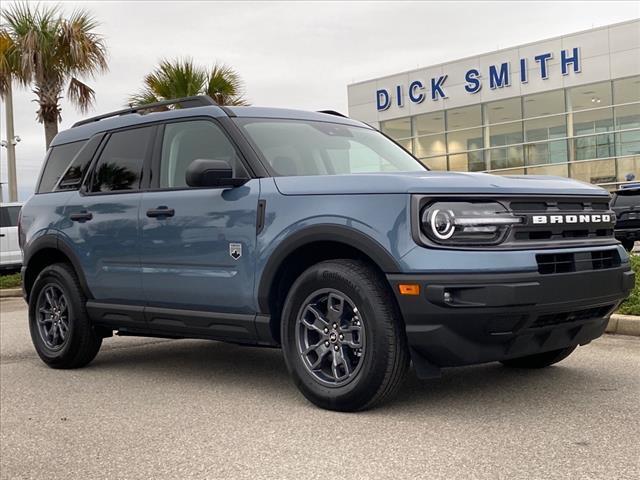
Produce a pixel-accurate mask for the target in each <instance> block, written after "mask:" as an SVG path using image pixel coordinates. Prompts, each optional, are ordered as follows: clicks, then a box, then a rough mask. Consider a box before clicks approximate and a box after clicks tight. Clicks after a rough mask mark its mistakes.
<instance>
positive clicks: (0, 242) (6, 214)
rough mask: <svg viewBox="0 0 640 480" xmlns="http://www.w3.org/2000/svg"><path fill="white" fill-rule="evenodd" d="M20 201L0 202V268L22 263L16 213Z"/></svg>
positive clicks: (14, 266) (20, 206) (17, 213)
mask: <svg viewBox="0 0 640 480" xmlns="http://www.w3.org/2000/svg"><path fill="white" fill-rule="evenodd" d="M21 208H22V204H21V203H0V269H5V268H17V267H19V266H20V265H22V251H21V250H20V245H19V243H18V215H19V214H20V209H21Z"/></svg>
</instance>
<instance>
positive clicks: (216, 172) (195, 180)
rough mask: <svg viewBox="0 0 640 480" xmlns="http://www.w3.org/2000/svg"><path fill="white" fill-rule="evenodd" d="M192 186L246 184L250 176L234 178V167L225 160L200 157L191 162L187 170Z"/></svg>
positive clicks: (237, 185)
mask: <svg viewBox="0 0 640 480" xmlns="http://www.w3.org/2000/svg"><path fill="white" fill-rule="evenodd" d="M185 180H186V182H187V185H189V186H190V187H219V188H225V187H226V188H232V187H239V186H240V185H244V184H245V183H247V182H248V181H249V179H248V178H233V169H232V168H231V166H230V165H229V164H228V163H227V162H226V161H224V160H210V159H206V158H198V159H196V160H194V161H193V162H191V164H189V166H188V167H187V171H186V172H185Z"/></svg>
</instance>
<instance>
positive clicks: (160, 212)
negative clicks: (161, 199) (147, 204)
mask: <svg viewBox="0 0 640 480" xmlns="http://www.w3.org/2000/svg"><path fill="white" fill-rule="evenodd" d="M175 214H176V211H175V210H174V209H173V208H169V207H166V206H164V205H161V206H159V207H158V208H151V209H149V210H147V217H149V218H164V217H173V216H174V215H175Z"/></svg>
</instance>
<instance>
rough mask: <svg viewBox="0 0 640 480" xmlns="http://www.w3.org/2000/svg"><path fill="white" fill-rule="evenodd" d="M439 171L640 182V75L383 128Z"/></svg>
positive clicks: (609, 182) (388, 123)
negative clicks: (633, 178) (634, 178)
mask: <svg viewBox="0 0 640 480" xmlns="http://www.w3.org/2000/svg"><path fill="white" fill-rule="evenodd" d="M380 129H381V130H382V131H383V132H384V133H386V134H387V135H389V136H390V137H391V138H393V139H394V140H396V141H397V142H398V143H400V144H401V145H402V146H404V147H405V148H407V149H408V150H410V151H412V152H413V154H414V155H415V156H416V157H418V158H419V159H420V160H421V161H422V162H423V163H425V164H426V165H428V166H429V167H430V168H432V169H434V170H456V171H469V172H492V173H496V174H505V175H508V174H532V175H560V176H569V177H572V178H575V179H578V180H582V181H584V182H588V183H594V184H599V185H602V186H604V187H607V188H610V189H615V188H616V185H617V184H619V183H621V182H624V181H625V180H626V176H627V175H628V174H630V173H633V174H635V175H636V178H639V177H640V76H635V77H629V78H623V79H619V80H614V81H607V82H600V83H595V84H591V85H581V86H578V87H572V88H566V89H562V90H553V91H548V92H542V93H536V94H533V95H526V96H522V97H515V98H510V99H506V100H499V101H494V102H489V103H483V104H477V105H471V106H468V107H462V108H452V109H449V110H444V111H437V112H433V113H428V114H423V115H416V116H414V117H405V118H400V119H394V120H389V121H386V122H380Z"/></svg>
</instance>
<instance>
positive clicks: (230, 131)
mask: <svg viewBox="0 0 640 480" xmlns="http://www.w3.org/2000/svg"><path fill="white" fill-rule="evenodd" d="M170 104H172V105H173V106H174V107H175V106H180V107H181V108H171V109H168V106H169V105H170ZM162 109H165V111H158V110H162ZM614 224H615V215H614V213H613V212H612V211H611V209H610V208H609V195H608V193H607V192H606V191H604V190H602V189H601V188H598V187H595V186H591V185H586V184H583V183H579V182H576V181H572V180H569V179H566V178H553V177H535V176H519V177H517V176H511V177H500V176H493V175H487V174H482V173H458V172H433V171H429V170H428V169H427V168H425V167H424V166H423V165H422V164H421V163H420V162H419V161H417V160H416V159H415V158H414V157H413V156H412V155H411V154H409V153H408V152H407V151H405V150H404V149H403V148H401V147H400V146H398V145H397V144H395V143H394V142H393V141H391V140H390V139H388V138H386V137H385V136H384V135H383V134H381V133H380V132H378V131H376V130H375V129H373V128H371V127H369V126H367V125H365V124H363V123H360V122H358V121H355V120H352V119H349V118H346V117H343V116H341V115H339V114H337V113H336V112H325V113H316V112H301V111H292V110H284V109H272V108H256V107H222V106H218V105H216V104H215V103H214V102H213V101H212V100H211V99H210V98H208V97H190V98H187V99H179V100H175V101H171V102H161V103H158V104H154V105H150V106H146V107H138V108H131V109H126V110H122V111H118V112H114V113H111V114H107V115H102V116H99V117H95V118H91V119H88V120H84V121H82V122H79V123H76V124H75V125H74V126H73V127H72V128H70V129H69V130H66V131H63V132H61V133H59V134H58V135H57V136H56V137H55V139H54V140H53V142H52V145H51V148H50V150H49V152H48V154H47V158H46V162H45V165H44V167H43V170H42V173H41V178H40V180H39V184H38V188H37V192H36V194H35V195H34V196H32V197H31V198H30V199H29V201H28V202H27V203H26V205H25V206H24V209H23V210H22V216H21V221H20V239H21V245H22V247H23V249H24V266H23V269H22V275H23V280H24V281H23V285H24V295H25V299H26V300H27V302H28V303H29V326H30V331H31V336H32V339H33V343H34V345H35V348H36V350H37V352H38V354H39V355H40V357H41V358H42V360H43V361H44V362H45V363H46V364H48V365H49V366H51V367H53V368H76V367H81V366H83V365H86V364H88V363H89V362H90V361H91V360H92V359H93V358H94V357H95V356H96V354H97V353H98V350H99V349H100V345H101V343H102V341H103V339H104V338H106V337H110V336H111V335H112V334H113V332H114V331H117V333H118V334H119V335H140V336H153V337H167V338H201V339H213V340H222V341H228V342H235V343H238V344H246V345H264V346H273V347H281V348H282V351H283V354H284V358H285V361H286V365H287V368H288V370H289V372H290V373H291V376H292V377H293V380H294V382H295V383H296V385H297V386H298V388H299V389H300V390H301V391H302V393H303V394H304V395H305V396H306V397H307V398H308V399H309V400H311V401H312V402H313V403H315V404H316V405H318V406H320V407H323V408H328V409H334V410H343V411H354V410H362V409H366V408H369V407H371V406H373V405H375V404H378V403H379V402H381V401H383V400H385V399H386V398H388V397H390V396H391V395H392V394H393V393H394V392H395V391H396V390H397V388H398V386H399V384H400V383H401V380H402V378H403V377H404V376H405V373H406V372H407V369H408V367H409V363H410V361H412V362H413V365H414V369H415V371H416V373H417V375H418V376H420V377H422V378H430V377H436V376H438V375H439V373H440V369H441V368H442V367H448V366H454V365H467V364H476V363H481V362H492V361H499V362H502V363H503V364H504V365H507V366H509V367H518V368H540V367H545V366H548V365H551V364H553V363H556V362H559V361H560V360H562V359H564V358H565V357H567V356H568V355H569V354H570V353H571V352H572V351H573V350H574V349H575V348H576V346H578V345H584V344H587V343H589V342H590V341H591V340H593V339H595V338H597V337H599V336H600V335H601V334H602V333H603V332H604V329H605V326H606V324H607V319H608V317H609V315H610V314H611V312H613V311H614V310H615V309H616V307H617V306H618V304H619V303H620V302H621V301H622V300H623V299H624V298H625V296H627V295H628V293H629V291H630V290H631V288H632V286H633V283H634V275H633V273H632V271H631V270H630V267H629V259H628V256H627V253H626V252H625V250H624V249H623V248H622V246H621V245H620V243H619V242H617V241H616V240H615V238H614V236H613V228H614Z"/></svg>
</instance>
